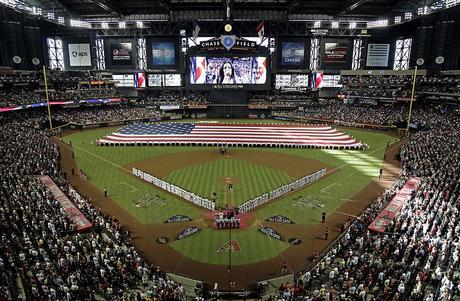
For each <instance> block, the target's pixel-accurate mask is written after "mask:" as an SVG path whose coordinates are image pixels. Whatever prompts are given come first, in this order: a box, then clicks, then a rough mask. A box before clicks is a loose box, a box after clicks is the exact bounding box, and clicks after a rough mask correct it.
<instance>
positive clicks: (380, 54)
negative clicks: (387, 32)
mask: <svg viewBox="0 0 460 301" xmlns="http://www.w3.org/2000/svg"><path fill="white" fill-rule="evenodd" d="M389 56H390V44H369V45H368V46H367V58H366V66H367V67H388V58H389Z"/></svg>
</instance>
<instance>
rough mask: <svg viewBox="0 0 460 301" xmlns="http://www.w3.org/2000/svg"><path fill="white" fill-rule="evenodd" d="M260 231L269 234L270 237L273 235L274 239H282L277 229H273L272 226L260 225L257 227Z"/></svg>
mask: <svg viewBox="0 0 460 301" xmlns="http://www.w3.org/2000/svg"><path fill="white" fill-rule="evenodd" d="M258 230H259V231H260V232H262V233H264V234H266V235H268V236H270V237H273V238H274V239H278V240H281V241H282V240H283V238H282V237H281V235H280V234H279V233H278V231H276V230H275V229H273V228H272V227H265V226H264V227H261V228H259V229H258Z"/></svg>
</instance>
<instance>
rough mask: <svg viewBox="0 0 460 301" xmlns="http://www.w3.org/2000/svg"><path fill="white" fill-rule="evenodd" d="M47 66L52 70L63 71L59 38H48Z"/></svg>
mask: <svg viewBox="0 0 460 301" xmlns="http://www.w3.org/2000/svg"><path fill="white" fill-rule="evenodd" d="M46 41H47V44H48V59H49V61H48V65H49V67H50V69H52V70H64V52H63V51H62V39H61V38H56V37H54V38H48V39H47V40H46Z"/></svg>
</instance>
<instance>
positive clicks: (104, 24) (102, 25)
mask: <svg viewBox="0 0 460 301" xmlns="http://www.w3.org/2000/svg"><path fill="white" fill-rule="evenodd" d="M101 27H102V28H104V29H108V28H109V23H107V22H102V23H101Z"/></svg>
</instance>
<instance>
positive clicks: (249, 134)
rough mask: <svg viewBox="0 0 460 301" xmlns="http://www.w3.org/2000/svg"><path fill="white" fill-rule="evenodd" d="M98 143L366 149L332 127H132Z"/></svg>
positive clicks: (204, 125) (161, 125)
mask: <svg viewBox="0 0 460 301" xmlns="http://www.w3.org/2000/svg"><path fill="white" fill-rule="evenodd" d="M98 143H99V144H137V143H144V144H145V143H147V144H205V145H206V144H209V145H220V144H230V145H232V144H240V145H260V146H278V145H290V146H307V145H309V146H334V147H353V148H355V147H362V146H363V144H362V143H361V142H359V141H357V140H356V139H354V138H352V137H350V136H348V135H347V134H344V133H342V132H339V131H338V130H336V129H334V128H332V127H330V126H314V125H286V124H225V123H201V124H200V123H197V124H192V123H156V124H131V125H128V126H125V127H122V128H120V129H119V130H118V131H116V132H115V133H112V134H109V135H107V136H105V137H103V138H102V139H100V140H98Z"/></svg>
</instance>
